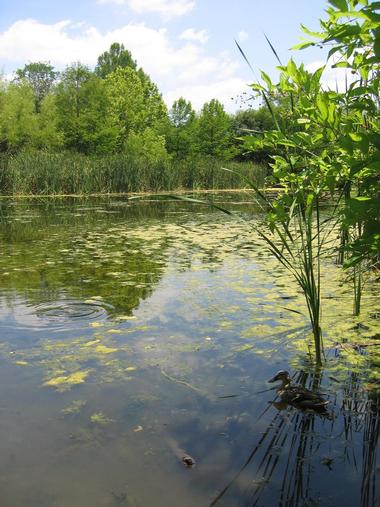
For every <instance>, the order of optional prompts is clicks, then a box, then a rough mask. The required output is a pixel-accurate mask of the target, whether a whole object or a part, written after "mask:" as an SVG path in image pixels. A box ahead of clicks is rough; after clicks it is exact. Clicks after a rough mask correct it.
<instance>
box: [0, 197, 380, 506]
mask: <svg viewBox="0 0 380 507" xmlns="http://www.w3.org/2000/svg"><path fill="white" fill-rule="evenodd" d="M213 199H215V200H217V201H218V202H219V203H223V206H226V207H229V209H231V210H234V211H236V214H237V216H236V217H235V216H233V217H230V216H226V215H223V214H222V213H220V212H218V211H212V210H211V209H210V208H209V207H207V206H199V205H195V204H191V203H185V202H178V201H172V200H170V199H168V201H165V202H163V201H159V202H158V201H154V199H150V198H145V199H141V200H138V201H128V200H126V199H125V198H103V199H95V198H92V199H91V198H88V199H85V200H83V199H82V200H80V199H30V200H26V199H24V200H12V199H8V200H7V199H3V200H2V201H1V206H0V220H1V223H0V240H1V255H0V279H1V284H0V312H1V319H0V326H1V341H0V379H1V386H2V389H1V402H0V410H1V418H0V439H1V442H2V451H1V454H0V470H1V473H0V486H1V487H0V505H2V506H6V507H25V506H28V507H63V506H65V507H67V506H69V507H112V506H129V507H151V506H154V507H178V506H179V505H180V506H181V507H201V506H212V505H217V506H219V507H223V506H224V507H227V506H228V507H234V506H236V507H240V506H241V507H242V506H252V507H253V506H261V507H272V506H275V505H280V506H292V507H295V506H317V505H323V506H341V505H347V506H374V505H378V502H379V487H378V485H376V478H377V479H378V478H379V470H380V469H379V463H378V461H377V460H378V455H377V447H376V446H377V442H378V436H379V430H380V401H379V400H380V396H379V378H380V372H379V363H380V359H379V354H378V353H376V350H377V348H378V347H376V346H375V345H376V340H377V339H379V338H380V318H379V317H380V309H379V301H378V297H377V296H378V294H377V293H376V287H375V286H373V287H372V286H371V285H369V286H368V287H367V291H366V295H365V299H364V311H363V314H362V316H361V317H360V318H356V319H354V318H353V317H351V309H352V298H351V288H350V286H349V284H348V283H345V282H344V275H342V272H341V270H340V269H339V268H337V266H336V265H335V264H334V260H333V259H328V258H327V259H326V260H325V261H324V272H325V278H324V282H323V291H324V292H323V296H324V301H325V306H324V314H323V326H324V331H325V340H326V345H325V353H326V364H325V367H324V369H321V370H317V369H315V368H314V367H313V364H312V362H311V360H310V341H309V338H310V328H309V327H308V319H307V316H306V313H307V311H306V307H305V304H304V301H303V299H302V295H301V294H300V292H299V290H298V287H297V286H296V285H295V284H294V282H293V281H292V279H291V278H289V275H288V274H287V273H286V272H284V270H283V269H281V267H280V266H279V265H278V263H277V262H276V261H275V260H274V259H272V258H271V257H270V255H269V254H268V253H267V251H266V250H265V247H264V245H263V244H262V243H261V242H260V241H259V240H258V238H257V237H256V236H255V234H254V233H253V232H252V228H251V226H250V224H251V222H255V221H257V220H258V219H259V216H258V212H257V210H256V209H255V207H254V205H253V204H252V201H251V198H250V196H249V195H246V194H241V195H240V194H223V195H215V196H213ZM241 216H244V217H245V218H246V221H244V222H243V221H242V220H240V217H241ZM366 340H367V342H366ZM366 343H367V344H368V343H369V344H370V345H371V346H368V347H366ZM352 344H355V345H354V346H352ZM280 369H285V370H289V371H290V372H291V375H294V378H295V380H297V382H299V383H301V384H303V385H304V386H306V387H309V388H311V387H318V389H319V391H320V392H322V393H323V395H324V396H325V397H326V399H328V400H329V401H330V404H329V417H322V416H320V415H318V414H314V413H307V412H300V411H298V410H297V409H296V408H293V407H290V406H284V404H283V403H280V402H279V400H278V398H276V390H273V384H268V383H267V381H268V379H270V378H271V377H273V375H274V374H275V373H276V372H277V371H278V370H280ZM184 455H188V456H191V457H192V458H193V459H194V460H195V466H192V467H187V466H185V465H186V464H185V463H184V462H183V461H182V458H183V456H184Z"/></svg>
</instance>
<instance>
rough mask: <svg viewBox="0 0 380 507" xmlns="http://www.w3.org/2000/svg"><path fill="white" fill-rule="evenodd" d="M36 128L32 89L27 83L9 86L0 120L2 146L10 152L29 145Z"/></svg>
mask: <svg viewBox="0 0 380 507" xmlns="http://www.w3.org/2000/svg"><path fill="white" fill-rule="evenodd" d="M37 128H38V127H37V115H36V112H35V105H34V91H33V89H32V88H31V86H29V85H28V84H27V83H22V84H20V85H17V84H15V83H12V84H10V85H9V86H8V88H7V89H6V92H5V95H4V103H3V105H2V115H1V120H0V129H1V138H2V140H3V145H4V146H5V147H6V149H7V150H10V151H17V150H19V149H21V148H23V147H24V146H27V145H28V144H30V143H31V140H32V138H33V136H34V134H35V132H36V130H37Z"/></svg>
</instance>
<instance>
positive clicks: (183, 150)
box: [166, 97, 196, 159]
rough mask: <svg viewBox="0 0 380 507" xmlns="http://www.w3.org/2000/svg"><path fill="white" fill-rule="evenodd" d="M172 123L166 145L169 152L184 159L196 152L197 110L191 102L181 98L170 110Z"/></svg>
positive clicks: (168, 130)
mask: <svg viewBox="0 0 380 507" xmlns="http://www.w3.org/2000/svg"><path fill="white" fill-rule="evenodd" d="M169 120H170V124H169V127H168V129H167V132H166V145H167V148H168V151H169V153H173V154H174V156H175V157H176V158H177V159H184V158H186V157H188V156H189V155H190V154H191V153H193V152H194V144H195V123H196V117H195V111H194V109H193V108H192V105H191V102H188V101H186V100H185V99H184V98H182V97H181V98H179V99H178V100H176V101H175V102H174V103H173V106H172V108H171V109H170V111H169Z"/></svg>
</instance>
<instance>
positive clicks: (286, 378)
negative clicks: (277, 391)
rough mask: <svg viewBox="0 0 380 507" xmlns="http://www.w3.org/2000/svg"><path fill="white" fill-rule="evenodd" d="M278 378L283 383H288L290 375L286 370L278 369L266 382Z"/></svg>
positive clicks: (274, 380) (275, 380)
mask: <svg viewBox="0 0 380 507" xmlns="http://www.w3.org/2000/svg"><path fill="white" fill-rule="evenodd" d="M278 380H281V382H282V384H283V385H287V384H290V375H289V372H288V371H285V370H280V371H278V372H277V373H276V375H275V376H274V377H273V378H271V379H270V380H268V382H277V381H278Z"/></svg>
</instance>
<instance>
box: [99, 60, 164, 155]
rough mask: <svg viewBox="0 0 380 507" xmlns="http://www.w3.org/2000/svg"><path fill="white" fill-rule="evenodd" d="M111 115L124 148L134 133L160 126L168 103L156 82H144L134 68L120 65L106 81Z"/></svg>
mask: <svg viewBox="0 0 380 507" xmlns="http://www.w3.org/2000/svg"><path fill="white" fill-rule="evenodd" d="M105 86H106V93H107V98H108V103H109V113H108V114H109V117H110V121H111V123H112V125H113V127H114V128H115V129H116V130H117V148H118V150H119V151H122V150H123V149H124V148H125V146H126V141H127V138H128V136H129V134H130V132H132V131H133V132H135V133H139V132H144V130H145V129H146V128H147V127H149V128H152V129H158V128H159V125H160V122H161V121H162V119H163V117H164V116H165V112H166V109H165V105H164V103H163V101H162V98H161V96H160V94H159V93H158V91H157V89H156V87H154V85H153V84H152V83H150V81H149V82H145V83H143V82H142V81H141V79H140V76H139V74H138V73H137V72H136V71H135V70H134V69H132V68H130V67H126V68H121V67H119V68H117V69H116V70H115V71H114V72H112V73H111V74H109V75H108V76H107V78H106V80H105Z"/></svg>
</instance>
